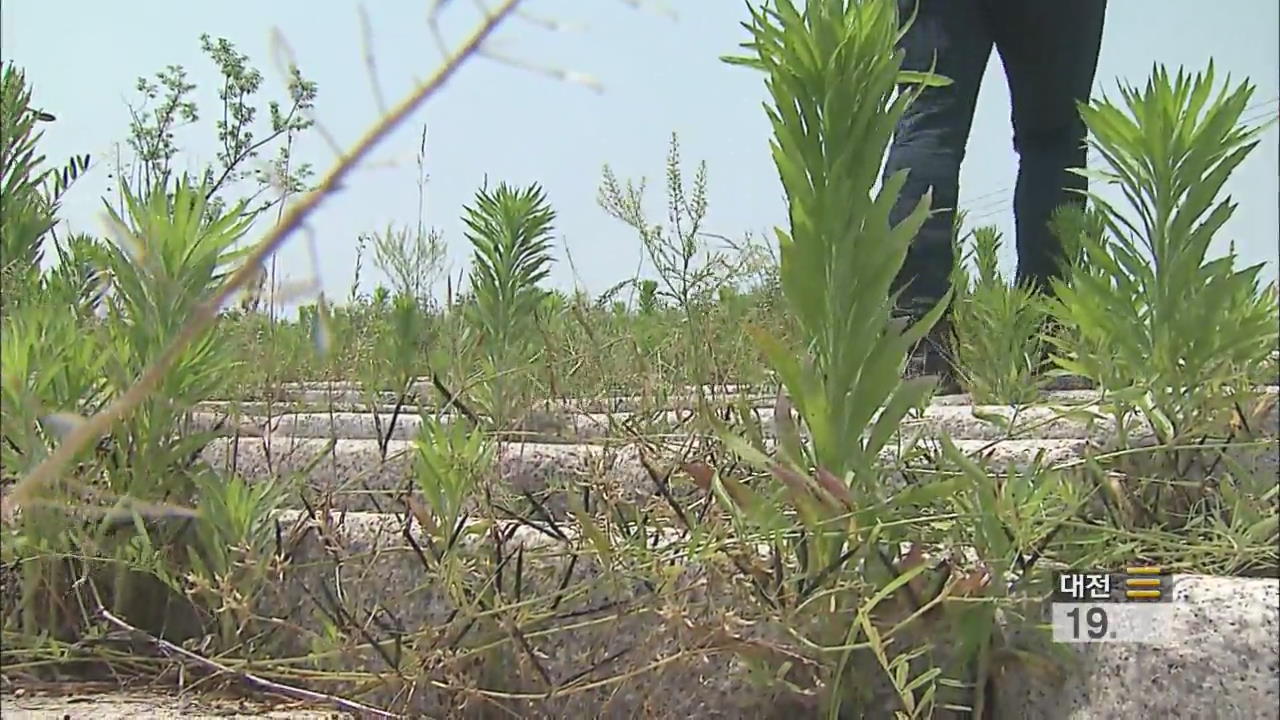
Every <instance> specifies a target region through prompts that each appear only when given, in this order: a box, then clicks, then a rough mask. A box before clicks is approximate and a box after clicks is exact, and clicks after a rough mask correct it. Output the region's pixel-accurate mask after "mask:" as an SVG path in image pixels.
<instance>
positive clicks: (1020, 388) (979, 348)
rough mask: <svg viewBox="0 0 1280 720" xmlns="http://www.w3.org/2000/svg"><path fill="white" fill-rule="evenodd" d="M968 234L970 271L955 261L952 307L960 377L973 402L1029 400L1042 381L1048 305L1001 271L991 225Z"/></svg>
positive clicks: (996, 235) (997, 237)
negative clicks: (970, 255) (971, 260)
mask: <svg viewBox="0 0 1280 720" xmlns="http://www.w3.org/2000/svg"><path fill="white" fill-rule="evenodd" d="M971 237H972V238H973V247H972V251H971V252H972V259H973V261H974V262H973V264H974V270H975V273H974V274H973V275H972V276H970V275H969V273H968V272H967V270H966V269H965V268H964V266H963V264H960V265H959V266H958V267H957V272H956V280H957V282H956V283H955V287H956V293H957V297H956V299H955V302H954V309H953V311H952V313H951V322H952V327H953V328H954V329H955V334H956V338H957V339H956V345H955V347H956V366H957V369H958V371H959V373H960V375H961V381H962V383H963V384H964V386H965V388H966V389H967V390H968V391H969V394H970V396H971V397H972V398H973V401H974V402H975V403H1001V404H1024V403H1028V402H1031V401H1032V400H1034V399H1036V397H1037V396H1038V395H1039V391H1040V389H1041V387H1042V386H1043V385H1044V380H1043V376H1042V375H1041V373H1040V372H1039V371H1040V369H1041V366H1042V363H1043V360H1044V352H1045V350H1047V348H1046V347H1045V343H1044V340H1043V338H1042V336H1041V332H1042V331H1043V330H1044V329H1045V328H1044V321H1045V320H1046V319H1047V316H1048V309H1047V307H1046V305H1045V303H1044V301H1043V300H1042V298H1041V297H1040V295H1039V294H1038V293H1036V292H1034V291H1033V290H1031V289H1030V288H1027V287H1024V286H1021V285H1017V284H1010V283H1009V282H1008V281H1007V280H1006V279H1005V278H1004V277H1003V276H1002V275H1001V273H1000V270H999V253H1000V245H1001V243H1000V232H999V231H998V230H997V229H996V228H994V227H980V228H976V229H975V230H974V231H973V233H972V234H971ZM957 257H963V255H959V254H958V255H957Z"/></svg>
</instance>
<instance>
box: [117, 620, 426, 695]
mask: <svg viewBox="0 0 1280 720" xmlns="http://www.w3.org/2000/svg"><path fill="white" fill-rule="evenodd" d="M98 614H99V615H101V616H102V617H103V619H105V620H106V621H107V622H109V623H111V624H112V625H115V626H116V627H118V628H120V629H121V630H124V631H125V632H128V633H129V634H131V635H133V636H134V637H137V638H140V639H143V640H146V641H147V642H149V643H151V644H152V645H155V646H156V647H157V648H159V649H160V650H161V651H163V652H165V653H166V654H169V655H176V656H178V657H181V658H183V659H184V660H187V661H189V662H191V663H193V664H195V665H198V666H200V667H203V668H205V669H206V670H211V671H213V672H215V673H219V674H223V675H231V676H234V677H235V678H237V679H239V680H240V681H242V682H244V683H246V684H248V685H252V686H254V687H256V688H258V689H260V690H265V691H267V692H269V693H274V694H276V695H282V696H284V697H288V698H293V699H294V700H302V701H304V702H314V703H323V704H325V705H329V706H331V707H334V708H336V709H338V710H341V711H343V712H349V713H355V715H356V716H357V717H382V718H398V717H400V716H399V715H396V714H394V713H389V712H387V711H386V710H379V709H378V708H375V707H372V706H369V705H364V704H362V703H358V702H355V701H354V700H347V699H345V698H340V697H337V696H336V695H326V694H325V693H320V692H315V691H314V690H306V689H304V688H298V687H293V686H292V685H285V684H283V683H278V682H275V681H274V680H267V679H266V678H262V677H258V676H257V675H254V674H252V673H247V672H243V671H240V670H236V669H234V668H230V667H227V666H226V665H223V664H222V663H219V662H217V661H214V660H210V659H209V658H206V657H202V656H200V655H197V654H196V653H193V652H191V651H190V650H187V649H185V648H182V647H179V646H177V645H174V644H173V643H171V642H169V641H168V640H162V639H161V638H158V637H155V636H154V635H152V634H150V633H148V632H145V631H143V630H139V629H138V628H136V627H134V626H132V625H130V624H129V623H127V622H125V621H124V620H121V619H120V618H118V617H116V616H115V615H112V614H111V611H109V610H107V609H106V608H99V609H98Z"/></svg>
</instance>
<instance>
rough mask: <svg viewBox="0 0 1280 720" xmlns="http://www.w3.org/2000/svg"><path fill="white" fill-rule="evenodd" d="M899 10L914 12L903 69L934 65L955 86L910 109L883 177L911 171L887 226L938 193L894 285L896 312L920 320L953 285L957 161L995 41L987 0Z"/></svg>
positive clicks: (929, 91) (923, 2)
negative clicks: (926, 197)
mask: <svg viewBox="0 0 1280 720" xmlns="http://www.w3.org/2000/svg"><path fill="white" fill-rule="evenodd" d="M898 8H899V14H900V17H901V19H902V21H903V22H906V21H907V19H908V18H909V17H910V16H911V13H912V11H913V9H914V10H915V12H916V17H915V21H914V23H913V24H912V25H911V27H910V28H909V29H908V31H907V32H906V34H905V35H904V37H903V38H902V41H901V45H900V49H901V50H902V51H903V52H904V55H905V57H904V60H903V68H904V69H906V70H916V71H927V70H929V68H930V67H931V66H932V67H933V69H934V72H936V73H938V74H939V75H942V76H945V77H947V78H949V79H950V80H951V81H952V83H951V84H950V85H948V86H946V87H938V88H926V89H924V90H923V91H922V92H921V94H920V96H919V98H918V99H916V101H915V102H913V103H912V104H911V106H910V107H908V109H907V111H906V113H905V114H904V116H903V117H902V119H901V121H900V122H899V123H898V126H897V128H896V130H895V132H894V138H893V142H892V144H891V145H890V148H889V156H888V159H887V160H886V164H885V176H886V177H888V176H889V175H891V174H893V173H895V172H897V171H899V170H901V169H903V168H907V169H908V176H907V182H906V184H905V185H904V186H903V188H902V192H901V194H900V195H899V197H898V200H897V203H896V204H895V206H894V208H893V210H892V212H891V213H890V216H889V220H890V222H892V223H894V224H897V223H898V222H901V221H902V219H903V218H905V217H906V216H907V215H909V214H910V213H911V211H912V210H914V209H915V207H916V205H917V204H918V203H919V201H920V198H921V197H923V196H924V194H925V193H926V192H927V191H929V190H930V189H932V191H933V195H932V212H931V214H930V216H929V219H928V220H927V221H926V222H925V224H924V226H923V227H922V228H921V229H920V233H919V234H918V235H917V236H916V239H915V241H914V242H913V243H912V245H911V248H910V250H909V251H908V253H907V258H906V261H905V262H904V263H903V267H902V270H901V272H900V273H899V274H898V276H897V277H896V278H895V280H894V284H893V288H894V290H902V294H901V295H900V296H899V299H898V307H899V309H900V310H901V311H902V312H905V313H908V314H912V315H918V314H920V313H922V312H924V311H926V310H927V309H928V308H929V307H932V306H933V305H934V304H936V303H937V301H938V300H940V299H941V298H942V296H943V295H944V294H945V293H946V291H947V289H948V287H949V286H950V277H951V270H952V266H953V263H954V259H953V252H952V236H953V226H954V224H955V212H956V203H957V200H958V196H959V184H960V163H961V162H962V161H963V160H964V152H965V144H966V143H967V142H968V139H969V129H970V126H971V125H972V124H973V111H974V105H975V103H976V102H977V97H978V89H979V86H980V85H981V82H982V75H983V72H984V71H985V70H986V66H987V60H988V59H989V58H990V56H991V48H992V43H993V40H992V38H991V35H990V33H989V32H988V29H987V21H986V17H985V12H984V9H983V2H982V0H918V2H917V0H899V3H898Z"/></svg>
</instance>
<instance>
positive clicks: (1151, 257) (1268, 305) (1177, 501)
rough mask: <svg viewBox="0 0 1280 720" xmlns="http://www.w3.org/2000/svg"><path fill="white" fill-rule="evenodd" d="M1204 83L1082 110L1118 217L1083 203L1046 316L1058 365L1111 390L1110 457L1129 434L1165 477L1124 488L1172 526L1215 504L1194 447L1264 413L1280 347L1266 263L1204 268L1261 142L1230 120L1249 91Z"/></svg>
mask: <svg viewBox="0 0 1280 720" xmlns="http://www.w3.org/2000/svg"><path fill="white" fill-rule="evenodd" d="M1215 85H1216V84H1215V74H1214V71H1213V66H1212V64H1210V66H1209V68H1208V69H1207V70H1206V71H1205V72H1203V73H1199V74H1196V75H1191V74H1188V73H1185V72H1182V71H1179V72H1178V73H1177V75H1176V76H1171V75H1170V74H1169V73H1168V71H1166V70H1165V69H1163V68H1160V67H1157V68H1156V69H1155V70H1154V71H1153V74H1152V76H1151V79H1150V81H1149V82H1148V83H1147V85H1146V86H1145V87H1144V88H1141V89H1140V88H1137V87H1132V86H1127V85H1122V86H1121V87H1120V95H1121V101H1120V103H1119V104H1116V103H1113V102H1112V101H1110V100H1109V99H1106V98H1103V99H1100V100H1097V101H1094V102H1093V103H1092V104H1090V105H1089V106H1087V107H1082V108H1081V110H1082V113H1083V117H1084V120H1085V122H1086V124H1087V126H1088V128H1089V130H1090V134H1091V135H1090V137H1091V140H1090V142H1091V144H1092V146H1093V147H1094V149H1095V150H1097V151H1098V152H1099V154H1101V155H1102V157H1103V158H1104V160H1105V161H1106V165H1107V169H1106V170H1103V171H1100V172H1097V173H1092V174H1094V175H1096V176H1097V179H1099V180H1101V181H1103V182H1105V183H1107V184H1110V185H1112V186H1115V187H1118V188H1119V189H1120V190H1121V192H1122V193H1123V196H1124V198H1125V200H1126V201H1127V203H1128V207H1127V208H1124V209H1122V208H1120V207H1117V206H1115V205H1112V204H1111V203H1109V202H1108V201H1106V200H1105V199H1103V198H1101V197H1097V196H1094V197H1093V198H1092V200H1093V204H1094V206H1095V207H1096V209H1097V210H1096V213H1097V219H1096V221H1094V222H1085V223H1080V222H1078V221H1077V222H1076V223H1075V227H1076V228H1077V229H1082V230H1084V232H1080V233H1079V234H1078V240H1077V242H1076V245H1078V247H1079V253H1078V262H1076V263H1075V265H1074V267H1073V270H1072V272H1071V273H1070V276H1069V278H1068V280H1066V281H1061V280H1060V281H1058V282H1056V283H1055V285H1054V289H1055V292H1056V296H1057V298H1056V301H1054V302H1053V304H1052V312H1053V314H1054V316H1055V318H1057V320H1058V322H1059V323H1060V324H1061V325H1063V326H1065V327H1067V328H1070V329H1071V331H1070V332H1067V333H1064V334H1063V335H1062V336H1061V337H1059V338H1055V339H1053V340H1052V342H1054V344H1055V345H1056V348H1057V350H1058V353H1057V356H1056V358H1055V359H1056V361H1057V363H1058V364H1059V365H1060V366H1062V367H1063V368H1065V369H1067V370H1069V371H1072V372H1075V373H1078V374H1080V375H1084V376H1086V377H1089V378H1092V379H1094V380H1095V381H1097V383H1098V384H1099V385H1100V386H1101V387H1103V388H1105V389H1107V390H1108V391H1109V403H1108V405H1109V407H1110V409H1111V412H1112V415H1113V418H1114V422H1115V424H1116V427H1117V429H1118V431H1119V433H1120V435H1119V445H1120V447H1122V448H1128V447H1130V445H1131V440H1130V432H1131V428H1133V427H1137V428H1138V432H1139V433H1140V434H1144V435H1145V434H1148V433H1149V434H1150V437H1151V439H1152V440H1153V441H1154V443H1155V444H1156V445H1157V446H1159V447H1160V448H1162V451H1160V452H1159V453H1157V454H1158V455H1159V456H1160V457H1161V458H1163V460H1161V461H1160V462H1159V463H1157V466H1156V467H1158V468H1160V470H1159V471H1157V474H1159V475H1162V476H1164V477H1165V478H1167V480H1157V481H1155V482H1153V483H1150V484H1149V483H1145V482H1143V483H1139V485H1140V487H1139V488H1135V489H1132V490H1131V491H1130V492H1132V497H1131V500H1132V501H1133V503H1135V506H1134V508H1133V510H1134V512H1136V513H1138V514H1139V516H1140V518H1145V519H1142V520H1141V521H1142V522H1144V523H1148V524H1164V523H1166V522H1169V523H1175V524H1182V523H1184V522H1185V514H1186V513H1187V512H1188V511H1191V510H1192V509H1193V508H1194V507H1195V506H1196V505H1197V504H1198V503H1199V502H1200V500H1201V499H1203V498H1204V497H1205V494H1206V493H1210V494H1211V493H1212V491H1211V489H1210V488H1209V487H1208V486H1207V485H1206V484H1205V483H1206V482H1208V481H1209V477H1207V476H1212V475H1213V474H1214V469H1215V468H1217V467H1219V466H1220V462H1221V461H1220V460H1219V459H1218V457H1217V456H1218V455H1220V454H1219V453H1208V455H1209V456H1210V460H1209V461H1208V464H1207V467H1206V464H1205V463H1204V462H1202V459H1203V458H1204V457H1205V456H1206V453H1205V452H1203V450H1202V449H1201V448H1197V447H1194V445H1203V444H1204V443H1205V442H1206V441H1212V440H1213V439H1215V438H1217V439H1222V438H1225V440H1226V442H1228V443H1230V442H1231V441H1232V437H1231V435H1232V433H1231V432H1230V421H1231V419H1232V418H1233V417H1237V416H1241V415H1244V414H1248V413H1249V412H1251V410H1252V408H1253V407H1255V405H1256V403H1258V402H1259V400H1260V398H1259V396H1258V395H1257V394H1256V392H1255V388H1253V387H1252V386H1251V381H1252V379H1253V378H1254V377H1257V375H1258V371H1259V369H1260V368H1261V367H1262V366H1264V365H1265V364H1266V363H1267V362H1268V361H1269V357H1270V354H1271V352H1272V351H1273V349H1274V347H1275V345H1276V342H1277V335H1278V334H1280V329H1278V323H1280V308H1277V306H1276V305H1275V303H1274V302H1271V301H1269V297H1271V296H1272V295H1271V292H1263V291H1260V289H1259V286H1258V272H1259V271H1260V269H1261V266H1253V267H1249V268H1245V269H1243V270H1238V269H1236V268H1235V258H1234V256H1233V255H1232V254H1228V255H1226V256H1224V257H1221V258H1217V259H1212V260H1210V259H1208V258H1207V253H1208V250H1209V246H1210V244H1211V243H1212V241H1213V240H1214V237H1215V235H1216V234H1217V232H1218V231H1219V230H1220V229H1221V228H1222V226H1223V224H1224V223H1226V222H1227V220H1228V219H1230V218H1231V216H1232V215H1233V214H1234V212H1235V208H1236V206H1235V204H1234V203H1233V202H1232V201H1231V200H1230V199H1229V198H1227V199H1219V197H1218V196H1219V194H1220V192H1221V190H1222V187H1223V185H1224V184H1225V183H1226V181H1227V179H1228V178H1229V177H1230V175H1231V173H1232V171H1233V170H1235V169H1236V168H1237V167H1238V166H1239V165H1240V163H1241V162H1242V161H1243V160H1244V159H1245V158H1246V157H1247V156H1248V155H1249V153H1250V152H1252V151H1253V149H1254V148H1255V147H1256V146H1257V138H1258V134H1259V133H1260V132H1261V130H1262V129H1263V128H1262V127H1252V128H1251V127H1246V126H1243V125H1242V124H1241V123H1240V117H1241V114H1242V112H1243V111H1244V108H1245V106H1246V105H1247V104H1248V102H1249V98H1250V97H1251V95H1252V93H1253V86H1252V85H1250V84H1249V83H1247V82H1245V83H1241V84H1239V85H1236V86H1234V87H1227V86H1225V85H1224V86H1223V87H1222V88H1220V89H1215ZM1263 399H1265V398H1263ZM1135 421H1136V422H1137V425H1136V426H1135V425H1134V422H1135ZM1219 442H1221V440H1219ZM1146 444H1149V443H1146ZM1139 474H1140V475H1141V474H1145V473H1139ZM1169 480H1172V482H1173V484H1172V485H1170V483H1169ZM1170 513H1172V514H1170ZM1179 517H1181V518H1182V519H1178V518H1179ZM1140 518H1139V517H1131V518H1129V519H1128V520H1126V521H1125V522H1130V523H1131V522H1136V521H1138V520H1139V519H1140Z"/></svg>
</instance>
